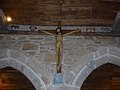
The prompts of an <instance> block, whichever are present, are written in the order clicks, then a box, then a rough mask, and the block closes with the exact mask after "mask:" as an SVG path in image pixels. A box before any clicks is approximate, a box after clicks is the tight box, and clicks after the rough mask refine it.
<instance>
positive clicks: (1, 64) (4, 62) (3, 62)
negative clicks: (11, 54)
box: [0, 59, 9, 69]
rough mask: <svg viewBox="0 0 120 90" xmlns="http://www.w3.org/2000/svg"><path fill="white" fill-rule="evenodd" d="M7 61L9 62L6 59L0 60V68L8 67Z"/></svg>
mask: <svg viewBox="0 0 120 90" xmlns="http://www.w3.org/2000/svg"><path fill="white" fill-rule="evenodd" d="M8 62H9V60H8V59H6V60H0V69H1V68H4V67H8V66H9V64H8Z"/></svg>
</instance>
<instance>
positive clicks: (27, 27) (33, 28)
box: [8, 24, 112, 32]
mask: <svg viewBox="0 0 120 90" xmlns="http://www.w3.org/2000/svg"><path fill="white" fill-rule="evenodd" d="M56 28H57V26H35V25H16V24H10V25H8V30H16V31H39V30H41V29H42V30H56ZM77 29H78V30H80V31H81V32H111V30H112V28H111V27H107V26H106V27H101V26H62V30H77Z"/></svg>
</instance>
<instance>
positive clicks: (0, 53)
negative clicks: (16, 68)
mask: <svg viewBox="0 0 120 90" xmlns="http://www.w3.org/2000/svg"><path fill="white" fill-rule="evenodd" d="M2 58H7V49H1V50H0V59H2Z"/></svg>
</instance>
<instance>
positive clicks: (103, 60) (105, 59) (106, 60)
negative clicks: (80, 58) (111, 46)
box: [94, 55, 110, 68]
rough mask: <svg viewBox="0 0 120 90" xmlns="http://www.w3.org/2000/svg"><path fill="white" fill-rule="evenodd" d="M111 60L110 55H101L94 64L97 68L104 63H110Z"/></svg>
mask: <svg viewBox="0 0 120 90" xmlns="http://www.w3.org/2000/svg"><path fill="white" fill-rule="evenodd" d="M109 60H110V59H109V57H108V56H107V55H105V56H103V57H99V58H98V59H96V60H95V62H94V63H95V64H94V65H95V67H96V68H97V67H99V66H101V65H103V64H106V63H109Z"/></svg>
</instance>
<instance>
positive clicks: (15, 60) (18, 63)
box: [0, 49, 47, 90]
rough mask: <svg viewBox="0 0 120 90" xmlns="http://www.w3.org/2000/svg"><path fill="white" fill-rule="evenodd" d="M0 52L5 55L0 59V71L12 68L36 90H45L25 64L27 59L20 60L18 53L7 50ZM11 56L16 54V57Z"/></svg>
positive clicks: (42, 82)
mask: <svg viewBox="0 0 120 90" xmlns="http://www.w3.org/2000/svg"><path fill="white" fill-rule="evenodd" d="M1 51H3V52H4V54H5V55H4V57H3V58H0V69H1V68H5V67H11V68H14V69H16V70H18V71H20V72H21V73H22V74H23V75H25V76H26V77H27V78H28V79H29V80H30V81H31V83H32V84H33V85H34V87H35V88H36V90H43V89H44V90H47V89H46V85H45V83H44V81H43V80H42V79H41V78H40V77H39V76H38V75H37V74H36V73H35V72H34V71H33V70H32V69H31V68H30V67H29V66H28V65H27V64H26V62H27V59H26V57H25V56H24V55H23V57H22V59H24V60H25V61H24V60H22V59H21V58H20V57H21V55H22V54H21V53H19V51H15V50H9V49H5V50H1ZM12 54H16V55H17V57H14V55H12ZM5 56H6V57H5Z"/></svg>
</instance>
